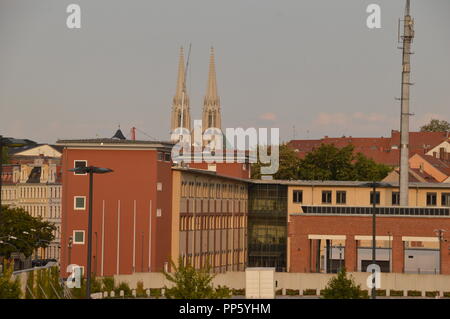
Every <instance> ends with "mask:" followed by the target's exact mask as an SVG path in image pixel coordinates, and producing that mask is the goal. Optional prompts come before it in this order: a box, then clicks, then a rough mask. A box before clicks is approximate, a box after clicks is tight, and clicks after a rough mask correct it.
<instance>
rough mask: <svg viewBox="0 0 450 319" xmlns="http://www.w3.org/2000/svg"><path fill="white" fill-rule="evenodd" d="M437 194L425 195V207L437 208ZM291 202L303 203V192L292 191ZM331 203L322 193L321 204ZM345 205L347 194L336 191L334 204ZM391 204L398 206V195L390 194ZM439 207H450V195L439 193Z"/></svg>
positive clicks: (327, 193)
mask: <svg viewBox="0 0 450 319" xmlns="http://www.w3.org/2000/svg"><path fill="white" fill-rule="evenodd" d="M437 199H438V193H436V192H429V193H427V194H426V203H427V206H437ZM292 201H293V202H294V203H303V191H302V190H294V191H293V196H292ZM332 202H333V192H332V191H329V190H324V191H322V204H331V203H332ZM373 202H374V194H373V191H372V192H370V198H369V203H370V204H373ZM346 203H347V192H346V191H336V204H346ZM391 203H392V205H393V206H396V205H397V206H398V205H400V193H399V192H392V199H391ZM375 204H380V192H375ZM441 206H448V207H450V193H441Z"/></svg>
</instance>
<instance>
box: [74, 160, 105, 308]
mask: <svg viewBox="0 0 450 319" xmlns="http://www.w3.org/2000/svg"><path fill="white" fill-rule="evenodd" d="M69 171H70V172H74V173H77V174H89V216H88V235H87V244H88V251H87V274H86V298H88V299H89V298H91V259H92V198H93V196H94V195H93V185H94V174H106V173H111V172H112V171H113V170H112V169H109V168H102V167H95V166H83V167H75V168H73V169H69Z"/></svg>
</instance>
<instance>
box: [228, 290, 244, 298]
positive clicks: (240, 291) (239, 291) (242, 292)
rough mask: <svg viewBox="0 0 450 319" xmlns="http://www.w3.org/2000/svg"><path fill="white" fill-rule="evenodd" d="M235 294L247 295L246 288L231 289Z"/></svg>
mask: <svg viewBox="0 0 450 319" xmlns="http://www.w3.org/2000/svg"><path fill="white" fill-rule="evenodd" d="M231 294H232V295H233V296H245V289H231Z"/></svg>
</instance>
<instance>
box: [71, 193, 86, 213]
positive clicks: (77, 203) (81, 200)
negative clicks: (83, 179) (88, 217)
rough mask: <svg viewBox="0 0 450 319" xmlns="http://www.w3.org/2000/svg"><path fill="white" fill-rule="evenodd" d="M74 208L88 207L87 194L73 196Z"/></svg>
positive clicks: (82, 208)
mask: <svg viewBox="0 0 450 319" xmlns="http://www.w3.org/2000/svg"><path fill="white" fill-rule="evenodd" d="M73 208H74V209H75V210H85V209H86V196H75V197H74V198H73Z"/></svg>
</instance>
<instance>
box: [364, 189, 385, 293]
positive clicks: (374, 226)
mask: <svg viewBox="0 0 450 319" xmlns="http://www.w3.org/2000/svg"><path fill="white" fill-rule="evenodd" d="M360 186H361V187H370V188H372V196H370V198H371V200H372V265H375V263H376V250H377V242H376V231H377V222H376V215H377V187H378V188H379V187H392V185H391V184H388V183H382V182H370V183H363V184H361V185H360ZM371 298H372V299H376V287H375V269H372V292H371Z"/></svg>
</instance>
